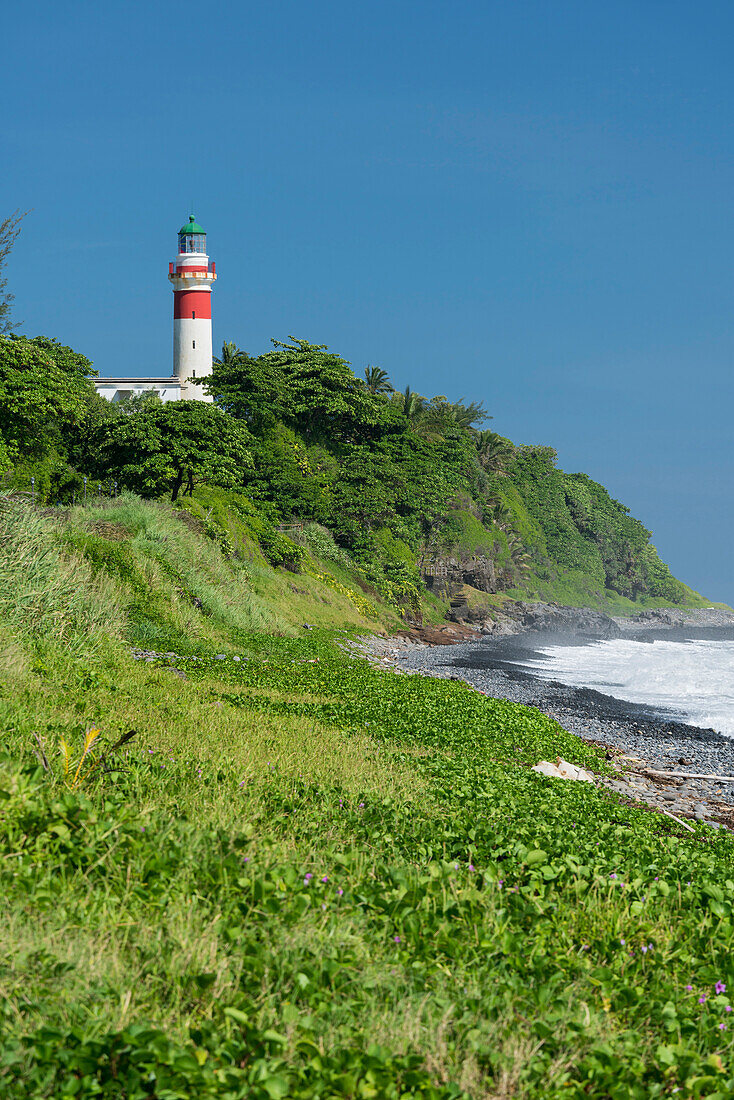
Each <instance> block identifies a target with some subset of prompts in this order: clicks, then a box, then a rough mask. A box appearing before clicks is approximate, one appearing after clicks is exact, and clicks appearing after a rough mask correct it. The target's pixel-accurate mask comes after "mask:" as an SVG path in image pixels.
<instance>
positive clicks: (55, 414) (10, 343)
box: [0, 335, 97, 468]
mask: <svg viewBox="0 0 734 1100" xmlns="http://www.w3.org/2000/svg"><path fill="white" fill-rule="evenodd" d="M94 374H96V371H93V370H92V364H91V363H90V361H89V360H88V359H87V358H86V357H85V356H84V355H80V354H79V353H78V352H75V351H73V350H72V349H71V348H68V347H65V346H64V345H63V344H59V343H57V342H56V341H55V340H51V339H49V338H48V337H45V336H38V337H36V339H35V340H28V339H26V338H25V337H19V336H14V335H10V336H0V439H1V440H2V441H3V443H4V445H5V453H6V468H7V463H8V462H9V463H10V464H13V463H15V462H17V461H19V460H20V459H30V460H39V459H42V458H44V457H45V456H46V455H47V454H49V453H50V452H51V451H53V450H57V451H61V452H64V453H65V451H66V447H67V444H68V441H69V440H68V437H69V435H70V434H71V433H72V432H73V431H74V429H77V428H78V427H79V426H80V425H81V423H82V422H83V421H84V418H85V416H86V413H87V410H88V408H89V406H90V405H91V404H93V403H94V402H95V401H96V400H97V397H96V394H95V392H94V386H93V384H92V382H91V381H90V377H89V376H90V375H94Z"/></svg>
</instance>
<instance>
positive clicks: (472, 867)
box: [469, 863, 474, 871]
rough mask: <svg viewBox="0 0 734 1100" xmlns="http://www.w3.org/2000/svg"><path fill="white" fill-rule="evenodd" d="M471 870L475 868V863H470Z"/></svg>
mask: <svg viewBox="0 0 734 1100" xmlns="http://www.w3.org/2000/svg"><path fill="white" fill-rule="evenodd" d="M469 870H470V871H473V870H474V864H473V863H470V864H469Z"/></svg>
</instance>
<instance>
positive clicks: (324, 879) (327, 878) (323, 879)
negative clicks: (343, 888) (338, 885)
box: [321, 875, 329, 882]
mask: <svg viewBox="0 0 734 1100" xmlns="http://www.w3.org/2000/svg"><path fill="white" fill-rule="evenodd" d="M321 881H322V882H328V881H329V876H328V875H324V877H323V878H322V879H321Z"/></svg>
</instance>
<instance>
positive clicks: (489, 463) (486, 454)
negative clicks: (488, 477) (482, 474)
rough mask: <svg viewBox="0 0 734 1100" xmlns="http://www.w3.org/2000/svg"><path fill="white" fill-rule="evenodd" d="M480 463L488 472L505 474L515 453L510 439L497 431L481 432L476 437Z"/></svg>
mask: <svg viewBox="0 0 734 1100" xmlns="http://www.w3.org/2000/svg"><path fill="white" fill-rule="evenodd" d="M475 443H476V448H477V458H478V459H479V465H480V466H481V467H482V469H483V470H486V471H487V473H488V474H500V475H502V476H504V475H505V473H506V472H507V471H506V467H507V465H508V464H509V462H510V461H511V459H512V457H513V455H514V454H515V448H514V447H513V445H512V443H510V441H509V439H505V438H504V436H501V435H498V434H497V432H479V433H478V434H477V436H476V439H475Z"/></svg>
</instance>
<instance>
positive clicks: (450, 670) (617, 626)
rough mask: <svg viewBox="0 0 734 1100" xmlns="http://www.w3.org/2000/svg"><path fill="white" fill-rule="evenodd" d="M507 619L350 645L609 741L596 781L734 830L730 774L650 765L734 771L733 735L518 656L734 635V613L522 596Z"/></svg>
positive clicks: (653, 805)
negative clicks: (618, 607) (617, 641)
mask: <svg viewBox="0 0 734 1100" xmlns="http://www.w3.org/2000/svg"><path fill="white" fill-rule="evenodd" d="M507 618H511V621H512V624H513V625H514V629H511V628H510V626H509V625H508V624H505V625H503V626H502V627H501V628H500V629H499V630H493V631H491V636H489V637H488V636H487V635H488V634H490V632H489V631H484V632H483V634H482V635H480V634H479V633H478V632H477V630H476V628H475V629H471V628H469V627H468V626H467V625H465V624H456V623H452V624H447V626H446V627H443V626H442V627H438V628H427V629H425V628H414V629H411V630H405V631H400V632H399V633H398V634H397V635H396V636H394V637H390V638H380V637H374V636H368V637H364V638H361V639H359V640H358V641H357V642H354V643H351V645H350V647H349V648H350V651H351V652H352V653H354V654H355V655H360V656H366V657H367V658H368V659H369V660H370V661H371V662H372V663H373V664H375V665H377V666H378V667H381V668H392V669H395V670H397V671H400V672H403V673H409V674H413V675H424V676H435V677H439V678H443V679H453V680H463V681H464V682H465V683H467V684H468V685H469V686H470V687H471V688H473V689H474V690H476V691H480V692H482V693H483V694H485V695H488V696H491V697H493V698H499V699H510V700H512V701H514V702H517V703H523V704H525V705H526V706H532V707H535V708H537V709H538V710H540V711H541V712H542V713H544V714H546V715H548V716H549V717H551V718H554V719H555V720H556V721H558V722H559V723H560V725H562V726H563V727H564V729H567V730H569V732H571V733H575V734H576V735H577V736H579V737H581V738H583V739H584V740H586V741H590V742H593V743H595V744H599V745H602V746H603V747H604V748H605V749H606V750H607V757H608V759H609V760H610V762H611V764H612V766H613V767H614V768H615V770H616V774H615V775H614V776H611V777H606V776H605V777H602V776H599V777H597V785H598V786H599V787H602V788H606V789H608V790H610V791H613V792H614V793H615V794H617V795H618V796H620V797H622V798H624V799H625V800H629V801H632V802H635V803H640V804H642V805H645V806H647V807H649V808H650V809H651V810H655V811H658V812H667V813H672V814H674V815H675V816H676V817H678V818H680V819H683V820H685V819H690V820H691V821H702V822H706V823H708V825H710V826H712V827H713V828H719V827H721V826H725V827H727V828H730V829H734V783H731V784H727V783H720V782H717V781H716V780H709V779H689V778H686V777H680V778H667V777H662V776H658V775H652V774H650V773H651V772H657V771H665V772H676V773H695V774H702V775H714V776H734V739H731V738H728V737H724V736H723V735H722V734H720V733H717V732H716V731H715V730H705V729H699V728H697V727H694V726H689V725H686V724H685V723H682V722H679V721H677V720H676V719H675V717H674V716H668V715H666V714H665V713H664V712H663V711H655V710H653V709H651V708H647V707H641V706H637V705H636V704H634V703H626V702H622V701H620V700H618V699H614V698H613V697H611V696H607V695H603V694H601V693H600V692H597V691H591V690H588V689H583V688H572V687H568V686H566V685H564V684H560V683H557V682H555V681H550V682H549V681H546V680H541V679H539V678H537V677H535V676H533V675H532V674H531V673H530V672H528V671H527V670H525V669H523V668H521V667H520V664H519V662H522V661H524V660H526V659H527V658H529V657H530V656H531V655H532V653H533V651H534V650H535V649H536V648H537V647H538V646H542V645H543V644H548V643H549V642H552V644H554V645H558V644H563V642H564V641H566V640H567V641H568V644H575V645H578V644H579V642H580V641H583V640H584V639H588V640H599V639H604V638H619V637H632V638H635V639H636V640H638V641H650V642H652V641H654V640H655V639H656V638H658V637H673V636H675V635H676V634H678V635H679V636H681V637H683V636H685V637H687V638H690V637H711V638H718V637H734V612H732V611H723V610H722V611H720V610H716V609H702V610H697V611H679V610H678V609H667V608H666V609H662V610H659V611H658V610H656V611H646V612H643V613H642V614H641V615H639V616H636V617H635V618H634V619H621V618H620V619H617V618H614V619H612V618H610V617H609V616H606V615H603V614H602V613H601V612H596V611H589V610H587V609H583V608H562V607H556V606H554V605H546V604H541V605H538V604H536V605H518V609H517V612H516V614H514V615H513V616H507ZM469 639H471V640H469ZM447 646H450V647H451V648H446V647H447ZM557 782H564V781H563V780H557Z"/></svg>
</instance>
